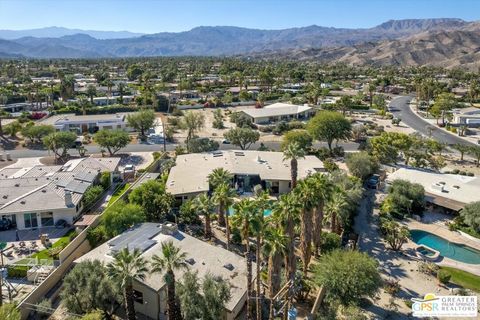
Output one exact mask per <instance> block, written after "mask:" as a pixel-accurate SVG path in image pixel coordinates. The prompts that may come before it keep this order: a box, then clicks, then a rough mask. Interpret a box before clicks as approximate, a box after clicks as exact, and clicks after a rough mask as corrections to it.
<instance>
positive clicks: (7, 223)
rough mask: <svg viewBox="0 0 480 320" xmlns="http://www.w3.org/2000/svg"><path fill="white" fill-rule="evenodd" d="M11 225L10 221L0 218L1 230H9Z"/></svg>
mask: <svg viewBox="0 0 480 320" xmlns="http://www.w3.org/2000/svg"><path fill="white" fill-rule="evenodd" d="M12 227H13V225H12V221H10V220H8V219H1V220H0V230H1V231H4V230H10V229H11V228H12Z"/></svg>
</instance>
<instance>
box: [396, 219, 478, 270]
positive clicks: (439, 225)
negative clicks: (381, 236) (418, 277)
mask: <svg viewBox="0 0 480 320" xmlns="http://www.w3.org/2000/svg"><path fill="white" fill-rule="evenodd" d="M425 215H430V213H425ZM430 218H431V217H430ZM437 218H440V219H428V220H429V221H428V222H427V223H424V222H423V221H422V222H420V221H416V220H414V219H406V220H404V221H402V223H403V224H404V225H406V226H407V227H408V228H409V229H410V230H413V229H416V230H423V231H427V232H430V233H432V234H434V235H436V236H439V237H442V238H444V239H446V240H448V241H450V242H455V243H459V244H463V245H466V246H469V247H472V248H474V249H477V250H479V251H480V241H474V240H471V239H469V238H467V237H465V236H463V235H461V234H460V233H459V232H456V231H450V230H448V227H447V225H446V224H445V220H444V219H441V216H438V217H437ZM422 220H424V219H422ZM406 246H407V247H409V248H416V247H417V244H416V243H414V242H413V241H411V240H409V241H408V243H407V244H406ZM440 259H441V260H440V261H438V262H435V263H436V264H438V265H439V266H446V267H453V268H457V269H461V270H464V271H467V272H470V273H473V274H475V275H477V276H480V265H478V264H469V263H464V262H459V261H455V260H452V259H449V258H447V257H444V256H441V258H440Z"/></svg>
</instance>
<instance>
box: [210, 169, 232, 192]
mask: <svg viewBox="0 0 480 320" xmlns="http://www.w3.org/2000/svg"><path fill="white" fill-rule="evenodd" d="M232 179H233V174H231V173H230V172H229V171H228V170H226V169H224V168H215V169H213V170H212V172H211V173H210V174H209V175H208V183H209V184H210V187H211V188H212V189H215V188H216V187H217V186H218V185H220V184H222V183H227V184H229V185H230V184H231V183H232Z"/></svg>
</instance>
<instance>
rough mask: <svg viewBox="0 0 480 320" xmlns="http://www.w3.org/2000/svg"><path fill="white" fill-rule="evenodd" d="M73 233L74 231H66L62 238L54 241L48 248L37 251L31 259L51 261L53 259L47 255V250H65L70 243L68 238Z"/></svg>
mask: <svg viewBox="0 0 480 320" xmlns="http://www.w3.org/2000/svg"><path fill="white" fill-rule="evenodd" d="M74 232H75V230H74V229H72V230H70V231H68V232H67V233H66V234H65V235H64V236H63V237H61V238H60V239H58V240H57V241H55V242H54V243H53V244H52V246H51V247H50V248H48V249H44V250H42V251H39V252H37V253H35V254H33V255H32V256H31V257H32V258H38V259H50V260H53V258H52V257H51V256H50V255H49V254H48V250H50V249H55V248H65V247H66V246H67V244H69V243H70V237H71V235H72V234H73V233H74Z"/></svg>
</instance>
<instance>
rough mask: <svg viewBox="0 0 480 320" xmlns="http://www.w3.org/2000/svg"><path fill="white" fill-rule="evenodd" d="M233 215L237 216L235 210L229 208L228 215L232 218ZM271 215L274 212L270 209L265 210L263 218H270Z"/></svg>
mask: <svg viewBox="0 0 480 320" xmlns="http://www.w3.org/2000/svg"><path fill="white" fill-rule="evenodd" d="M232 214H235V209H233V208H232V207H230V208H228V215H229V216H231V215H232ZM271 214H272V210H270V209H266V210H263V216H264V217H268V216H269V215H271Z"/></svg>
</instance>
